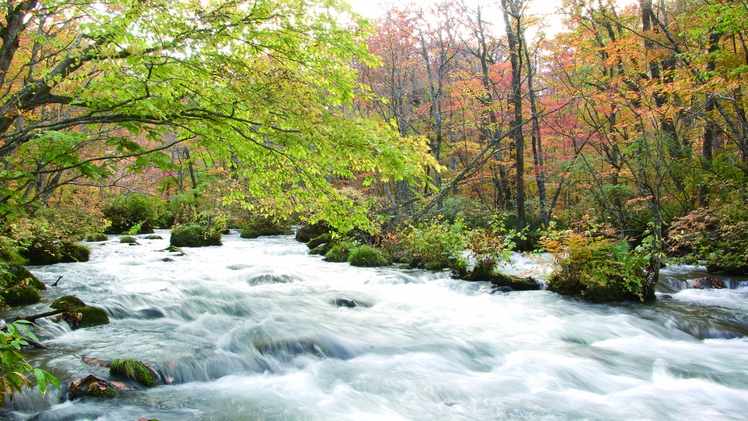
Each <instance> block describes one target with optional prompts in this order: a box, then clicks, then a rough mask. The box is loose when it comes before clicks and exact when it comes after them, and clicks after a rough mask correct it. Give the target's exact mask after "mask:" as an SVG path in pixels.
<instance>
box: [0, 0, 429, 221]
mask: <svg viewBox="0 0 748 421" xmlns="http://www.w3.org/2000/svg"><path fill="white" fill-rule="evenodd" d="M6 2H7V7H6V8H5V12H4V15H5V16H4V23H3V24H2V27H0V34H1V35H2V39H3V45H2V48H0V73H1V74H2V77H0V89H2V92H3V95H4V96H3V100H2V102H1V103H0V111H1V112H0V142H2V144H1V145H0V161H2V163H3V167H4V168H3V170H2V171H0V185H2V186H3V187H2V190H1V191H0V215H4V216H6V217H7V216H9V215H12V214H14V213H16V212H17V211H18V210H19V209H21V208H23V207H26V206H28V205H31V204H34V203H39V201H42V202H43V201H44V199H45V196H47V195H48V194H49V193H50V191H54V189H55V188H58V187H59V186H61V185H65V184H69V183H75V182H78V181H79V180H81V178H83V179H88V180H94V181H101V180H104V179H107V178H108V177H110V176H111V174H113V171H114V168H115V165H118V164H119V165H127V166H128V167H129V168H130V169H131V170H134V171H139V170H144V169H153V168H159V169H161V170H166V169H167V168H168V166H169V165H170V164H171V162H172V161H171V159H170V158H169V157H168V156H167V155H166V154H165V153H164V152H163V151H164V150H166V149H168V148H169V147H172V146H174V145H176V144H185V145H189V146H190V149H191V151H193V157H194V156H195V155H202V158H205V157H206V156H208V155H209V158H210V159H209V160H207V159H206V162H210V163H211V164H213V165H215V166H224V167H227V168H231V169H232V170H233V172H234V175H235V176H236V177H237V178H238V179H240V180H242V183H241V185H240V187H239V188H232V189H231V191H228V192H226V194H225V197H226V199H227V200H244V199H246V198H247V197H268V196H272V197H282V198H285V200H284V201H283V203H281V205H282V206H281V208H282V209H285V210H286V211H287V212H292V211H293V210H298V209H299V207H301V206H302V205H304V204H308V203H310V202H311V203H315V204H316V209H320V210H321V211H323V212H325V213H327V215H326V216H327V219H328V220H330V221H331V222H332V223H337V224H343V225H349V226H350V225H355V224H359V225H361V224H366V222H367V221H366V220H365V217H364V215H363V214H362V213H358V214H353V215H351V212H350V209H348V208H349V206H350V203H349V202H347V201H346V200H345V199H344V198H342V197H341V196H340V195H338V194H337V193H336V191H335V190H334V189H333V188H332V186H331V185H330V184H329V183H327V182H326V181H325V178H324V177H325V176H326V175H329V174H337V175H342V176H350V175H353V174H354V172H356V171H367V172H372V173H375V174H377V176H379V177H380V178H381V179H383V180H402V179H416V180H417V179H420V178H421V175H422V170H421V166H420V164H421V162H422V161H423V160H424V159H428V148H427V145H424V144H422V143H421V142H420V141H408V140H405V139H401V138H400V137H399V136H398V135H397V134H396V133H394V132H393V131H391V130H390V129H388V128H387V127H386V126H385V125H382V124H377V123H374V122H372V121H368V120H361V119H356V118H353V117H352V116H351V112H350V107H349V105H350V104H352V101H353V98H354V96H355V95H356V94H357V92H364V91H365V89H363V88H362V87H361V86H359V85H358V83H357V82H356V75H355V72H354V71H353V70H352V69H351V66H350V63H351V62H353V61H354V60H357V61H364V62H373V61H374V59H373V58H372V57H371V56H369V55H368V54H367V52H366V47H365V44H364V43H363V38H364V36H366V34H367V32H368V29H369V28H368V27H367V26H366V24H365V22H364V21H362V20H359V19H358V18H357V17H355V16H353V15H352V14H350V13H349V11H348V6H346V5H345V4H344V3H342V2H339V1H337V0H319V1H316V2H309V1H300V0H278V1H276V0H273V1H271V0H257V1H233V0H217V1H212V2H209V3H204V2H189V1H188V2H178V3H172V2H167V1H163V0H147V1H134V0H124V1H115V2H105V3H100V2H93V1H82V2H72V3H71V2H67V1H60V0H28V1H23V2H17V1H14V0H6ZM167 139H168V140H167Z"/></svg>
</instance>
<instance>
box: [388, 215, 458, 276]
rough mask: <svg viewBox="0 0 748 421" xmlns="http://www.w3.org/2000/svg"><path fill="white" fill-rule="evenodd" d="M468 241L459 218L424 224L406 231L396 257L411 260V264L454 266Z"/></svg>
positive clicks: (399, 243) (426, 266) (434, 267)
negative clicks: (451, 221) (447, 221)
mask: <svg viewBox="0 0 748 421" xmlns="http://www.w3.org/2000/svg"><path fill="white" fill-rule="evenodd" d="M466 240H467V237H466V234H465V231H464V226H463V225H462V224H461V223H460V221H457V222H455V223H454V224H446V223H444V224H442V223H431V224H421V225H418V226H416V227H409V228H408V229H406V230H405V231H404V232H403V234H402V235H401V237H400V238H399V242H398V244H397V246H396V248H397V249H399V250H398V251H396V252H395V256H396V258H398V260H409V261H410V265H411V266H412V267H421V268H423V267H425V268H427V269H437V268H439V269H441V268H445V267H453V266H455V265H456V264H457V263H458V262H459V260H461V259H462V253H463V251H464V250H465V247H466V245H467V241H466Z"/></svg>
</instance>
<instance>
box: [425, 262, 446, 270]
mask: <svg viewBox="0 0 748 421" xmlns="http://www.w3.org/2000/svg"><path fill="white" fill-rule="evenodd" d="M423 267H424V269H427V270H443V269H445V268H448V267H449V262H448V261H446V260H437V261H434V262H426V263H424V264H423Z"/></svg>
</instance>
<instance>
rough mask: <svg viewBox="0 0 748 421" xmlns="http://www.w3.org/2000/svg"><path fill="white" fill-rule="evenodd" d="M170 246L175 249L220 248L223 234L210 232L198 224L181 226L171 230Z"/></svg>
mask: <svg viewBox="0 0 748 421" xmlns="http://www.w3.org/2000/svg"><path fill="white" fill-rule="evenodd" d="M169 244H171V245H172V246H175V247H206V246H220V245H221V244H222V243H221V233H220V232H209V231H208V230H207V229H206V228H205V227H203V226H201V225H198V224H190V225H180V226H178V227H175V228H174V229H172V230H171V238H170V239H169Z"/></svg>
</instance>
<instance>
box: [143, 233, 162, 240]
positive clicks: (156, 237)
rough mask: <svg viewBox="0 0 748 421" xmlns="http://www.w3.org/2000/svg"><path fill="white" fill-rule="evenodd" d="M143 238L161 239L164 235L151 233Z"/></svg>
mask: <svg viewBox="0 0 748 421" xmlns="http://www.w3.org/2000/svg"><path fill="white" fill-rule="evenodd" d="M145 239H146V240H163V239H164V237H162V236H160V235H156V234H153V235H149V236H147V237H145Z"/></svg>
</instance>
